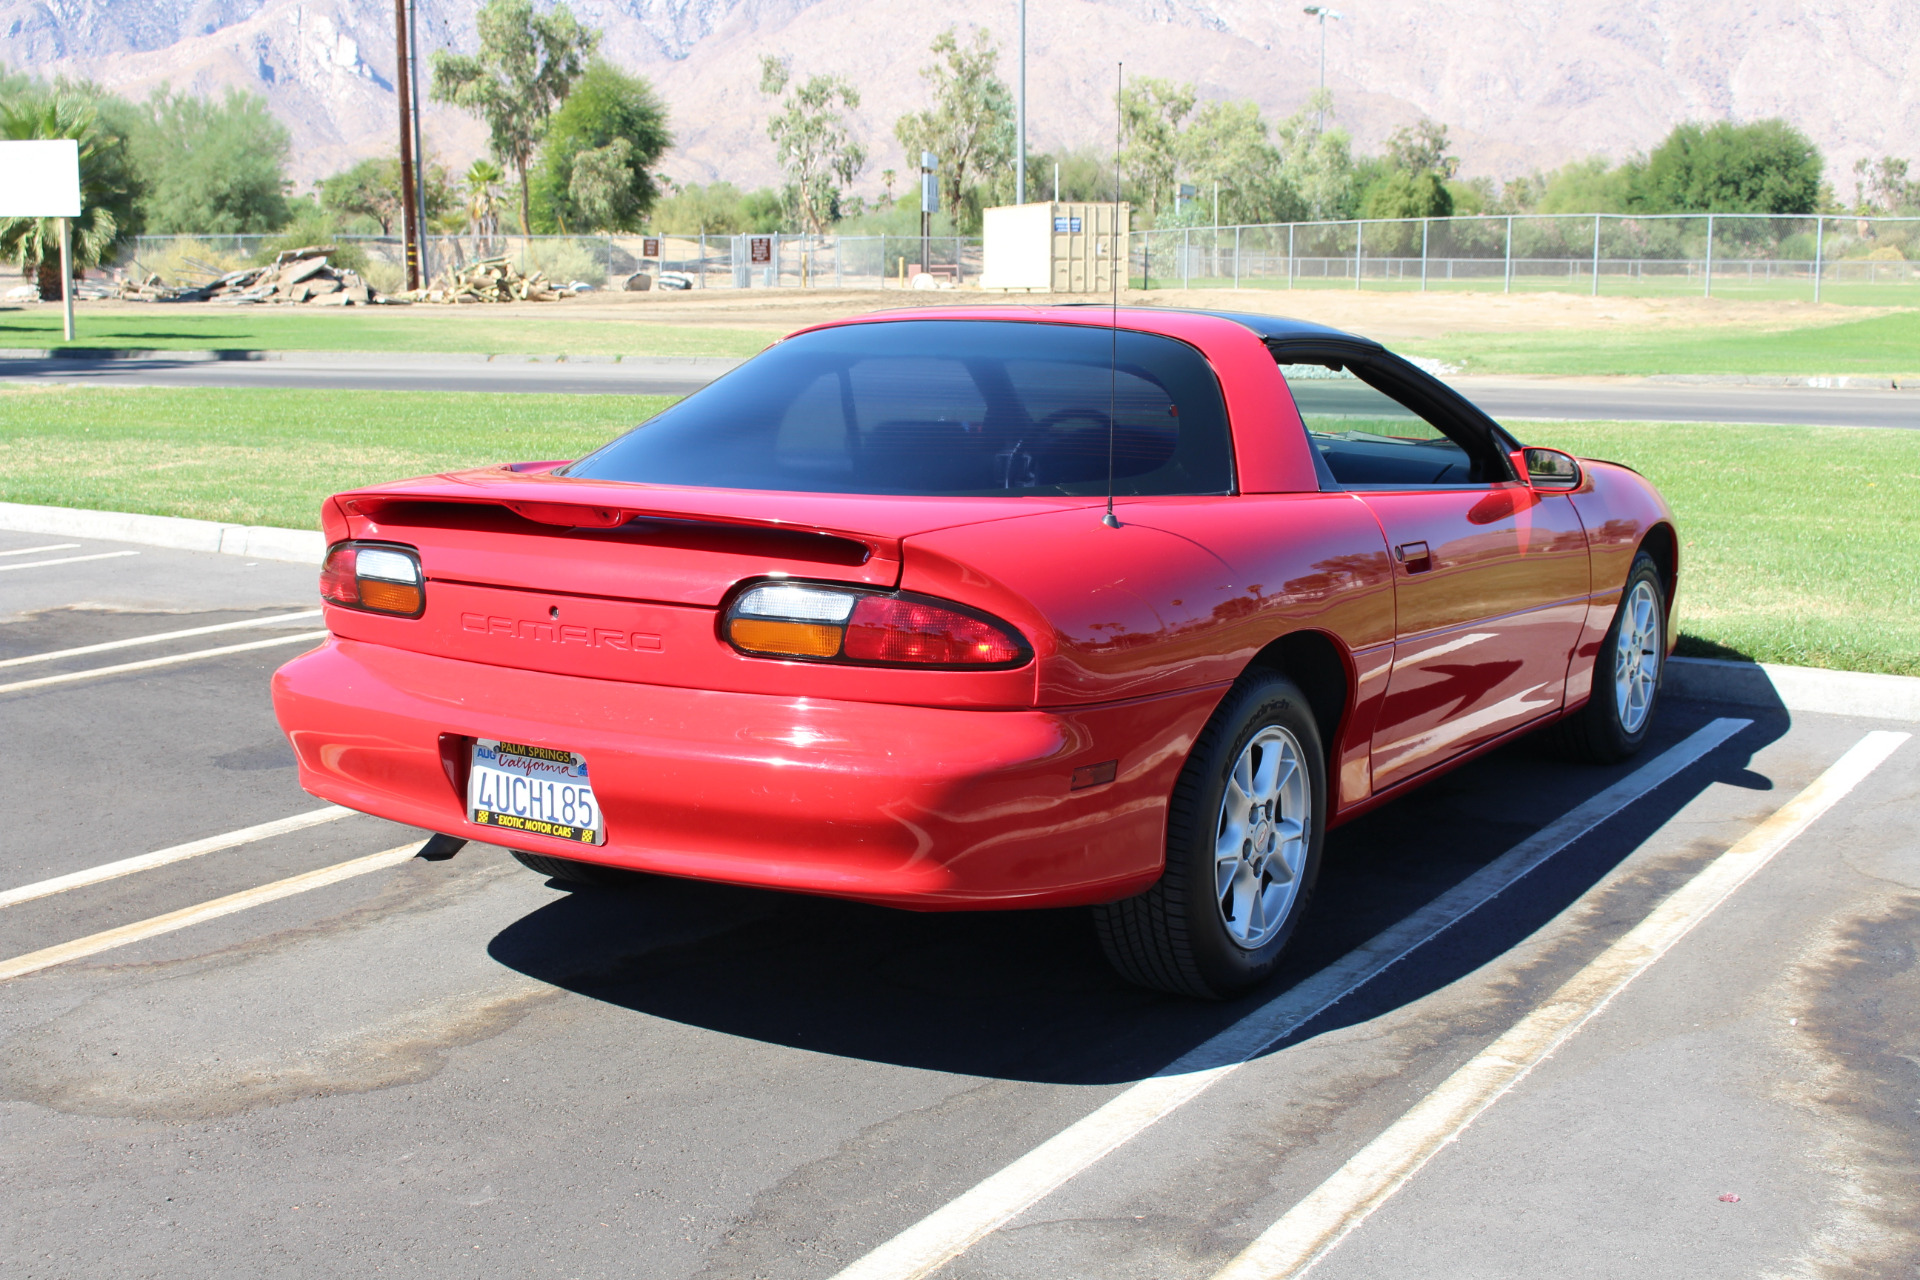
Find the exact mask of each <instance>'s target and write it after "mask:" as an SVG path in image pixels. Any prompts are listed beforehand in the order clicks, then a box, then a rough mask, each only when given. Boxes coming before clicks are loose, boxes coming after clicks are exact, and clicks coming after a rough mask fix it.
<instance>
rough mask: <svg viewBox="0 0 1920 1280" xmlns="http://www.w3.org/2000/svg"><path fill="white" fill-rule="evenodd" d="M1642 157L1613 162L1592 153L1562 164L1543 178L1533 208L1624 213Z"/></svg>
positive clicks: (1545, 210) (1540, 209) (1629, 200)
mask: <svg viewBox="0 0 1920 1280" xmlns="http://www.w3.org/2000/svg"><path fill="white" fill-rule="evenodd" d="M1641 163H1642V162H1641V161H1640V160H1638V159H1634V160H1628V161H1627V162H1626V163H1624V164H1619V165H1615V164H1611V163H1609V162H1608V160H1607V159H1606V157H1604V156H1591V157H1589V158H1587V159H1585V160H1575V161H1572V162H1571V163H1568V164H1563V165H1561V166H1560V167H1559V168H1558V169H1555V170H1554V171H1553V172H1552V173H1549V174H1547V175H1546V176H1545V177H1544V178H1542V179H1540V182H1539V187H1540V196H1539V199H1538V201H1537V202H1535V204H1534V206H1533V207H1534V208H1535V209H1537V210H1539V211H1540V212H1541V213H1625V212H1626V211H1627V209H1628V208H1629V207H1630V206H1631V202H1632V199H1633V186H1634V180H1635V177H1636V176H1637V174H1638V173H1639V168H1640V165H1641Z"/></svg>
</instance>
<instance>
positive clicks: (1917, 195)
mask: <svg viewBox="0 0 1920 1280" xmlns="http://www.w3.org/2000/svg"><path fill="white" fill-rule="evenodd" d="M1907 170H1908V164H1907V161H1905V160H1904V159H1900V158H1898V157H1895V156H1881V157H1880V158H1879V159H1878V160H1868V159H1867V158H1865V157H1864V156H1863V157H1861V158H1860V159H1858V160H1855V161H1854V162H1853V207H1854V211H1855V212H1856V213H1861V214H1865V215H1867V216H1869V217H1871V216H1873V215H1874V214H1894V215H1898V214H1911V213H1913V212H1915V211H1916V210H1920V181H1914V180H1912V179H1909V178H1908V177H1907Z"/></svg>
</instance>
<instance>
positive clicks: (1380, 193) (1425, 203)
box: [1360, 168, 1453, 218]
mask: <svg viewBox="0 0 1920 1280" xmlns="http://www.w3.org/2000/svg"><path fill="white" fill-rule="evenodd" d="M1360 216H1361V217H1363V218H1447V217H1451V216H1453V193H1452V192H1450V191H1448V190H1447V184H1446V180H1445V179H1444V178H1442V177H1441V176H1440V175H1439V174H1437V173H1433V172H1431V171H1429V172H1424V173H1415V172H1413V171H1412V170H1410V169H1399V168H1393V169H1388V170H1387V171H1386V172H1385V173H1383V174H1382V175H1380V177H1378V178H1376V179H1375V180H1374V181H1373V182H1372V183H1370V184H1369V185H1368V187H1367V190H1366V194H1365V195H1363V196H1362V197H1361V198H1360Z"/></svg>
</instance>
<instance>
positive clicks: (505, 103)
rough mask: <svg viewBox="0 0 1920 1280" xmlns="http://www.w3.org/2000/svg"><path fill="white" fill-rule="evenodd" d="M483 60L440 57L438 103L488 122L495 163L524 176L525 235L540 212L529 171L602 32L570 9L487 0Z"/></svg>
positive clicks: (480, 18) (480, 17)
mask: <svg viewBox="0 0 1920 1280" xmlns="http://www.w3.org/2000/svg"><path fill="white" fill-rule="evenodd" d="M474 24H475V26H477V27H478V28H479V31H480V51H479V52H478V53H476V54H456V53H448V52H447V51H446V50H444V49H438V50H435V51H434V54H433V83H432V86H431V88H430V89H429V91H428V96H430V97H431V98H432V99H433V100H434V101H435V102H446V103H451V104H452V105H454V106H456V107H459V108H460V109H461V110H463V111H466V112H468V113H470V114H472V115H475V116H478V117H480V119H482V120H484V121H486V124H487V135H488V145H489V146H490V147H491V148H492V150H493V154H494V158H495V159H497V160H499V161H500V163H501V164H503V165H507V166H510V167H511V168H513V169H514V170H515V171H516V172H518V173H519V175H520V230H521V231H522V232H523V233H526V232H529V230H530V228H531V227H532V225H533V213H532V208H531V200H530V196H529V190H530V183H529V180H528V170H529V169H530V168H531V166H532V164H533V157H534V152H535V151H536V150H537V149H538V147H539V145H540V139H541V136H542V135H543V134H544V133H545V131H546V127H547V121H548V119H549V118H551V116H552V115H553V112H554V109H555V108H556V107H558V106H559V105H560V104H561V103H562V102H564V101H566V97H567V94H568V93H569V92H570V91H571V90H572V88H573V85H574V82H575V81H577V80H578V79H579V78H580V76H581V75H582V73H583V72H584V71H585V70H586V65H587V59H589V58H591V57H592V56H593V51H594V50H595V49H596V48H598V47H599V44H600V33H599V32H598V31H596V30H594V29H592V28H590V27H583V26H581V25H580V23H579V22H577V21H576V20H575V19H574V16H573V12H572V11H571V10H570V9H568V8H567V6H566V5H564V4H561V5H555V6H554V8H553V11H552V12H551V13H547V14H536V13H535V12H534V11H533V5H532V3H531V0H487V3H486V4H484V5H482V6H481V7H480V12H479V13H478V14H477V15H475V18H474Z"/></svg>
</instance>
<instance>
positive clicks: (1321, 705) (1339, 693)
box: [1247, 631, 1352, 790]
mask: <svg viewBox="0 0 1920 1280" xmlns="http://www.w3.org/2000/svg"><path fill="white" fill-rule="evenodd" d="M1247 666H1248V668H1249V669H1252V668H1254V667H1260V668H1264V669H1266V670H1268V671H1277V672H1279V673H1280V674H1281V675H1284V676H1286V677H1287V678H1288V679H1290V680H1292V681H1293V682H1294V683H1295V684H1297V685H1299V686H1300V692H1301V693H1304V694H1305V695H1306V696H1307V705H1308V706H1309V707H1311V708H1312V709H1313V718H1314V722H1315V723H1316V724H1317V725H1318V726H1319V729H1320V744H1321V747H1322V748H1323V749H1324V750H1325V751H1326V755H1327V779H1328V783H1329V790H1331V789H1332V781H1333V779H1334V778H1335V777H1337V776H1338V769H1337V767H1336V761H1337V759H1338V757H1339V754H1340V748H1339V742H1340V728H1341V725H1342V724H1343V723H1344V722H1345V720H1346V718H1347V707H1348V704H1349V703H1350V701H1351V699H1352V682H1351V681H1350V680H1349V679H1348V678H1347V663H1346V659H1345V658H1343V657H1342V656H1341V653H1340V647H1339V646H1338V645H1337V644H1335V643H1334V642H1333V641H1332V640H1331V639H1330V638H1328V637H1327V636H1326V635H1325V634H1323V633H1321V632H1318V631H1295V632H1293V633H1291V634H1289V635H1284V636H1281V637H1280V638H1279V639H1278V640H1275V641H1274V642H1273V643H1271V644H1269V645H1268V646H1267V647H1266V648H1264V649H1262V650H1261V651H1260V652H1259V653H1256V654H1254V655H1253V661H1252V662H1249V663H1248V664H1247Z"/></svg>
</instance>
